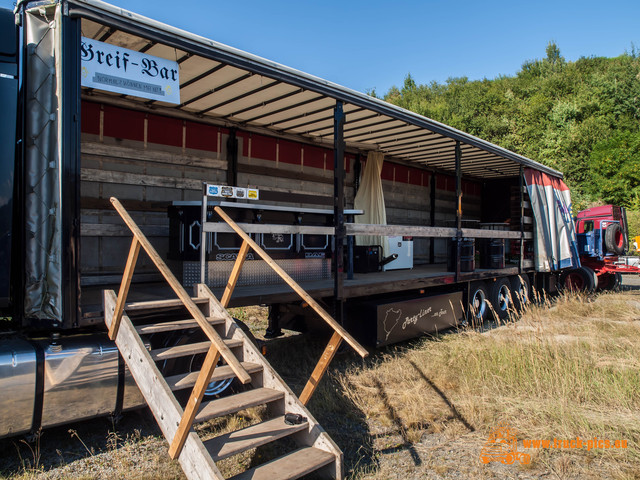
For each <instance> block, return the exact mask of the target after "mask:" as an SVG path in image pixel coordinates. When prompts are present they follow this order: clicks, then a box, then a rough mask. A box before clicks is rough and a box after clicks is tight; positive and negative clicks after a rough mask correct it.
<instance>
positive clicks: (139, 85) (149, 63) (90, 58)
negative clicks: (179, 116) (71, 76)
mask: <svg viewBox="0 0 640 480" xmlns="http://www.w3.org/2000/svg"><path fill="white" fill-rule="evenodd" d="M80 57H81V59H82V70H81V77H82V86H83V87H91V88H96V89H99V90H107V91H109V92H115V93H123V94H125V95H133V96H136V97H142V98H148V99H150V100H159V101H161V102H168V103H176V104H179V103H180V79H179V68H178V62H174V61H171V60H166V59H164V58H160V57H154V56H153V55H147V54H146V53H141V52H136V51H135V50H129V49H128V48H122V47H118V46H116V45H111V44H109V43H103V42H98V41H97V40H91V39H90V38H86V37H82V43H81V44H80Z"/></svg>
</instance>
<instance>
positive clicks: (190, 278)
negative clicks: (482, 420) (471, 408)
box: [0, 0, 580, 478]
mask: <svg viewBox="0 0 640 480" xmlns="http://www.w3.org/2000/svg"><path fill="white" fill-rule="evenodd" d="M15 19H16V21H17V26H18V27H17V34H16V38H18V39H19V40H20V41H18V42H17V43H16V49H17V48H18V47H17V45H21V48H22V50H21V52H20V58H21V61H18V60H17V55H16V57H15V58H13V60H11V59H8V60H7V62H6V63H7V65H9V64H11V65H13V67H11V68H13V69H14V70H15V73H13V74H11V75H13V77H14V78H13V81H14V82H17V79H18V78H20V88H19V94H18V88H17V86H16V84H15V83H14V84H12V88H14V90H13V91H14V95H15V96H16V102H15V103H16V106H15V108H14V110H10V111H8V112H5V113H6V114H8V115H13V116H14V117H15V122H14V126H16V131H17V134H16V135H15V137H16V138H17V141H16V142H15V143H14V145H15V155H14V152H13V151H11V152H9V153H6V154H3V155H4V157H3V159H2V160H3V163H2V168H3V169H5V170H6V171H7V172H9V173H10V174H11V178H12V179H13V180H14V183H15V188H13V196H12V197H11V199H10V202H9V203H8V204H7V205H8V206H5V205H4V204H3V205H0V207H1V208H8V209H9V210H10V211H11V212H12V213H13V217H12V220H10V222H9V223H10V225H9V226H8V227H7V229H8V236H7V237H6V238H9V239H10V241H5V240H4V238H5V237H3V240H2V241H3V242H4V243H2V244H1V245H0V247H1V248H0V255H1V256H2V258H0V265H2V266H5V265H7V267H6V269H7V271H6V272H5V273H6V274H7V276H8V277H9V278H10V279H11V288H9V287H8V286H7V288H4V287H3V286H2V285H0V287H2V288H3V291H2V292H0V294H1V295H2V300H3V305H2V306H3V307H4V306H6V311H7V314H8V316H10V317H11V319H12V320H11V321H10V322H7V324H6V328H3V330H6V333H3V334H2V336H0V388H1V389H2V391H3V392H6V394H5V393H3V399H2V402H0V407H1V408H0V437H2V436H8V435H16V434H25V433H29V432H37V431H38V430H39V429H40V428H41V427H47V426H51V425H57V424H60V423H65V422H68V421H71V420H72V419H82V418H91V417H94V416H98V415H106V414H113V413H116V414H117V413H119V412H121V411H123V410H126V409H128V408H135V407H138V406H140V405H143V404H145V403H146V404H148V405H149V406H150V408H151V409H152V411H153V413H154V415H155V416H156V418H157V419H158V422H159V424H160V426H161V429H162V430H163V433H164V434H165V436H166V437H167V440H168V442H169V443H170V454H171V455H172V457H174V458H178V459H179V460H180V461H181V464H182V465H183V468H184V470H185V473H186V474H187V476H188V477H189V478H222V476H221V474H220V472H219V471H218V470H217V467H216V466H215V461H217V460H218V459H221V458H226V457H227V456H230V455H234V454H236V453H238V452H240V451H243V450H245V449H248V448H255V447H256V446H258V445H262V444H264V443H268V442H270V441H271V440H273V439H277V438H282V437H284V436H291V438H293V439H294V441H295V442H296V444H297V445H298V448H297V449H296V450H295V451H292V452H290V453H289V454H288V455H286V456H285V457H282V458H281V459H279V460H276V461H275V462H274V463H272V464H270V463H267V464H263V465H260V466H258V467H256V468H255V469H254V470H251V471H248V472H246V473H245V474H241V475H240V476H239V477H237V478H298V477H299V476H302V475H305V474H307V473H310V472H312V471H317V472H319V473H320V474H322V475H324V476H327V477H330V478H341V477H342V460H341V459H342V453H341V452H340V449H339V448H338V446H337V445H335V444H334V443H333V441H332V440H331V439H330V438H329V437H328V436H327V434H326V433H325V432H324V430H322V428H321V427H320V426H319V425H318V424H317V422H316V421H315V420H314V419H313V417H312V415H311V414H310V412H309V411H308V410H307V409H306V407H305V405H306V403H307V402H308V400H309V398H310V396H311V395H312V394H313V391H314V390H315V388H316V387H317V385H318V382H319V381H320V379H321V378H322V375H323V374H324V372H325V371H326V369H327V366H328V365H329V363H330V361H331V359H332V358H333V356H334V355H335V353H336V351H337V350H338V348H339V346H340V345H341V344H342V343H343V341H344V344H345V345H349V346H350V348H353V349H354V350H356V351H357V352H358V354H360V355H362V356H365V355H366V354H367V350H366V348H365V347H363V345H364V346H366V347H371V348H374V347H383V346H385V345H389V344H391V343H396V342H399V341H403V340H406V339H409V338H413V337H416V336H419V335H423V334H425V333H431V332H437V331H441V330H444V329H446V328H450V327H453V326H456V325H460V324H464V323H473V324H478V323H481V322H482V321H483V320H484V319H486V318H489V317H490V316H496V317H498V318H504V317H505V316H507V315H508V314H509V311H512V310H513V309H514V307H519V306H520V305H522V304H523V303H525V302H527V301H529V295H530V289H531V286H532V285H534V286H535V287H536V288H538V289H539V290H544V291H547V292H553V291H554V290H555V288H556V283H557V281H558V280H559V279H560V278H561V273H562V271H564V270H566V269H571V268H576V267H579V266H580V261H579V257H578V252H577V248H576V246H575V245H576V235H575V232H574V230H573V223H572V220H571V217H570V206H571V202H570V197H569V192H568V189H567V188H566V186H565V185H564V183H562V180H561V179H562V175H561V173H559V172H557V171H555V170H553V169H550V168H549V167H546V166H544V165H542V164H540V163H537V162H534V161H532V160H530V159H528V158H525V157H523V156H520V155H518V154H516V153H514V152H511V151H508V150H506V149H503V148H501V147H498V146H496V145H493V144H491V143H489V142H486V141H484V140H481V139H479V138H476V137H474V136H472V135H469V134H466V133H464V132H461V131H458V130H456V129H453V128H451V127H448V126H446V125H443V124H440V123H438V122H435V121H433V120H430V119H428V118H425V117H422V116H420V115H417V114H415V113H412V112H409V111H406V110H403V109H400V108H398V107H395V106H393V105H390V104H387V103H385V102H383V101H381V100H379V99H377V98H372V97H369V96H367V95H364V94H361V93H358V92H355V91H352V90H349V89H347V88H344V87H341V86H339V85H336V84H333V83H331V82H328V81H325V80H322V79H319V78H317V77H314V76H311V75H308V74H305V73H303V72H299V71H297V70H294V69H291V68H288V67H285V66H283V65H280V64H277V63H274V62H271V61H269V60H265V59H263V58H259V57H256V56H253V55H251V54H248V53H246V52H242V51H239V50H236V49H234V48H231V47H228V46H225V45H221V44H219V43H216V42H214V41H211V40H208V39H205V38H202V37H199V36H196V35H193V34H190V33H188V32H185V31H182V30H178V29H175V28H173V27H170V26H167V25H164V24H160V23H158V22H155V21H153V20H150V19H147V18H144V17H141V16H138V15H136V14H134V13H131V12H128V11H125V10H122V9H120V8H117V7H113V6H111V5H108V4H105V3H102V2H100V1H96V0H62V1H59V2H54V3H51V4H46V5H42V3H41V2H33V5H32V4H31V2H23V3H21V4H20V5H19V7H18V8H17V10H16V12H15ZM11 21H13V16H11ZM7 28H9V27H7ZM11 28H13V27H11ZM11 62H13V63H11ZM18 67H19V68H18ZM18 70H20V72H19V75H18ZM0 81H2V82H4V81H5V79H4V77H3V78H0ZM3 94H4V90H3ZM11 135H13V134H10V136H11ZM14 157H15V162H14V161H13V159H14ZM7 158H9V159H10V161H9V162H7V161H6V159H7ZM5 164H6V165H5ZM3 228H4V227H3ZM21 259H23V260H21ZM5 290H6V291H5ZM248 305H266V306H269V312H270V313H269V328H268V330H267V336H274V337H275V336H278V335H280V334H281V330H282V329H283V328H286V329H293V330H299V331H305V332H309V333H310V334H312V335H322V334H323V332H329V333H330V334H331V335H332V336H331V339H330V340H329V342H328V344H327V347H326V349H325V351H324V353H323V355H322V357H321V358H320V359H319V361H318V365H317V367H316V369H315V370H314V372H313V374H312V377H311V379H310V380H309V382H308V383H307V386H306V387H305V389H304V391H303V392H302V393H301V395H300V397H299V398H298V397H296V395H294V394H293V392H291V390H290V389H289V388H288V387H287V386H286V384H285V383H284V382H283V381H282V379H281V378H280V377H279V376H278V375H277V373H276V372H275V371H274V370H273V369H272V368H271V367H270V365H269V364H268V362H267V361H266V360H265V358H264V357H263V356H262V354H261V352H260V351H259V349H257V348H256V347H255V346H254V345H253V344H252V343H251V341H250V338H249V337H248V336H247V335H246V334H245V333H244V332H243V330H242V328H240V327H239V326H238V323H237V322H236V321H235V320H234V319H233V318H232V316H231V315H230V314H229V313H228V311H227V308H228V307H237V306H248ZM107 331H108V333H107ZM118 352H119V353H120V355H118ZM16 365H17V367H16ZM194 365H197V367H198V368H195V367H194ZM63 367H64V368H63ZM56 373H58V374H59V375H58V376H56ZM232 379H236V382H239V383H241V384H242V385H244V390H243V391H242V393H238V394H234V395H229V396H226V395H227V394H228V393H229V391H227V392H226V393H225V390H226V389H227V387H228V386H229V384H230V383H231V381H232ZM136 385H137V386H136ZM183 389H186V390H187V391H188V390H190V389H191V390H192V391H191V394H190V396H186V397H185V399H187V398H188V400H186V401H184V399H183V401H182V402H180V401H179V400H178V399H177V398H176V397H175V396H174V393H173V392H174V391H178V390H183ZM69 392H72V394H70V393H69ZM74 395H77V396H78V398H82V399H85V400H84V404H83V408H77V405H76V403H77V402H76V400H74V398H75V397H74ZM63 399H66V400H63ZM216 402H217V403H216ZM262 404H264V405H267V406H268V411H269V414H270V418H269V419H268V420H266V421H265V422H263V423H261V424H259V425H257V426H254V427H250V428H252V430H250V431H239V432H234V433H231V434H227V435H226V436H223V437H221V438H218V439H216V442H213V443H210V444H206V443H205V444H203V443H202V442H201V441H200V440H199V439H198V436H197V434H196V433H195V431H194V430H193V429H192V425H193V423H194V421H196V422H200V421H206V420H207V419H210V418H214V417H215V416H221V415H227V414H231V413H233V412H236V411H238V410H240V409H242V408H246V407H247V406H255V405H262ZM16 405H18V407H16ZM16 409H17V410H19V411H18V412H16ZM248 437H251V438H254V441H249V440H247V438H248ZM278 462H280V463H278ZM274 472H279V473H278V475H280V476H276V473H274ZM281 472H288V473H281ZM251 475H254V476H251ZM234 478H235V477H234Z"/></svg>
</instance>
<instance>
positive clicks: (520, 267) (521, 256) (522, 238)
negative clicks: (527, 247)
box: [518, 165, 524, 273]
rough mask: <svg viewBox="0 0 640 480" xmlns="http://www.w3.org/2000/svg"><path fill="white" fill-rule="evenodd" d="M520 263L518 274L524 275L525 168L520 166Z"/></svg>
mask: <svg viewBox="0 0 640 480" xmlns="http://www.w3.org/2000/svg"><path fill="white" fill-rule="evenodd" d="M518 184H519V187H518V188H519V191H520V261H519V262H518V272H519V273H522V269H523V268H524V191H523V190H524V167H523V166H522V165H520V179H519V182H518Z"/></svg>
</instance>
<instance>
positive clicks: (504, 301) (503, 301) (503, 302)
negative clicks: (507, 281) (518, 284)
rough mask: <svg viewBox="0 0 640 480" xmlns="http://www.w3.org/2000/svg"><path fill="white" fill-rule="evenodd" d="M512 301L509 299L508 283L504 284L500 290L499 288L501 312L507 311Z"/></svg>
mask: <svg viewBox="0 0 640 480" xmlns="http://www.w3.org/2000/svg"><path fill="white" fill-rule="evenodd" d="M510 303H511V301H510V300H509V287H507V286H506V285H502V286H501V287H500V290H498V308H499V309H500V311H501V312H506V311H507V310H509V304H510Z"/></svg>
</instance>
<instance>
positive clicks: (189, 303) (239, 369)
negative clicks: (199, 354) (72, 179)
mask: <svg viewBox="0 0 640 480" xmlns="http://www.w3.org/2000/svg"><path fill="white" fill-rule="evenodd" d="M110 200H111V203H112V204H113V206H114V208H115V209H116V211H117V212H118V214H120V217H121V218H122V220H123V221H124V223H125V224H126V225H127V227H129V230H131V233H133V236H134V238H135V239H136V240H137V241H138V242H139V244H140V246H141V247H142V248H143V249H144V251H145V252H147V255H149V258H151V261H152V262H153V263H154V265H155V266H156V268H157V269H158V270H159V271H160V273H161V274H162V276H163V277H164V278H165V280H166V281H167V283H169V286H170V287H171V288H172V289H173V291H174V292H175V294H176V295H177V296H178V298H179V299H180V300H181V301H182V303H183V304H184V306H185V307H186V309H187V310H188V311H189V313H190V314H191V315H192V316H193V318H194V319H195V320H196V322H198V325H199V326H200V328H202V330H203V331H204V333H205V334H206V335H207V337H208V338H209V340H210V341H211V343H212V344H213V345H214V346H215V348H216V350H217V351H218V352H220V355H221V356H222V358H224V359H225V361H226V362H227V363H228V364H229V366H230V367H231V370H233V373H234V374H235V375H236V377H238V379H239V380H240V381H241V382H242V383H249V382H250V381H251V376H250V375H249V374H248V373H247V371H246V370H245V369H244V367H243V366H242V365H241V364H240V362H239V361H238V359H237V358H236V356H235V355H234V354H233V353H232V352H231V350H230V349H229V347H227V346H226V345H225V343H224V341H223V340H222V338H220V335H218V332H216V330H215V329H214V328H213V326H211V324H210V323H209V322H208V321H207V319H206V317H205V316H204V315H203V313H202V312H201V311H200V309H199V308H198V306H197V305H196V304H195V303H194V302H193V300H192V299H191V297H190V296H189V294H188V293H187V291H186V290H185V289H184V287H183V286H182V285H181V284H180V282H179V281H178V279H177V278H176V277H175V276H174V275H173V273H172V272H171V270H169V267H167V264H166V263H164V261H163V260H162V258H161V257H160V255H158V252H156V250H155V248H153V245H151V243H150V242H149V240H148V239H147V237H145V236H144V234H143V233H142V231H141V230H140V228H139V227H138V225H137V224H136V222H134V220H133V219H132V218H131V216H130V215H129V213H128V212H127V211H126V209H125V208H124V207H123V206H122V204H121V203H120V201H119V200H118V199H117V198H115V197H111V198H110ZM127 290H128V288H127ZM126 293H127V292H124V295H125V296H126ZM123 305H124V304H123ZM116 313H117V312H116ZM114 320H115V317H114ZM114 323H115V322H114V321H112V322H111V325H112V326H113V324H114ZM110 333H111V332H110ZM117 333H118V331H117V326H116V327H115V328H114V331H113V336H114V338H115V336H116V335H117Z"/></svg>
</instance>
